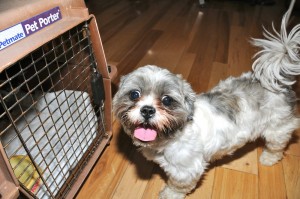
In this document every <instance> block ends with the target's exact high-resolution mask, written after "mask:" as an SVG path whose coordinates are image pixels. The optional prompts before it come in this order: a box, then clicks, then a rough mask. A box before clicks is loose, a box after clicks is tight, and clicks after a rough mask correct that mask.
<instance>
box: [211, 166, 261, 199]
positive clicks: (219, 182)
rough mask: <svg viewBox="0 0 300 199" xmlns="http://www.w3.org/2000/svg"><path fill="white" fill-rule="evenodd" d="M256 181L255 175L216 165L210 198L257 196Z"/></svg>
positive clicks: (236, 198) (252, 197) (230, 198)
mask: <svg viewBox="0 0 300 199" xmlns="http://www.w3.org/2000/svg"><path fill="white" fill-rule="evenodd" d="M257 181H258V179H257V176H256V175H253V174H248V173H244V172H239V171H234V170H230V169H225V168H221V167H218V168H217V169H216V173H215V183H214V192H213V195H212V198H213V199H214V198H218V199H220V198H224V199H225V198H228V199H241V198H243V199H247V198H249V199H255V198H258V187H257Z"/></svg>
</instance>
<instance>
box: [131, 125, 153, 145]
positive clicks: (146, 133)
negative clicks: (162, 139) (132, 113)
mask: <svg viewBox="0 0 300 199" xmlns="http://www.w3.org/2000/svg"><path fill="white" fill-rule="evenodd" d="M133 135H134V137H136V138H137V139H139V140H141V141H144V142H149V141H153V140H155V138H156V136H157V132H156V131H155V130H153V129H145V128H142V127H139V128H137V129H135V131H134V133H133Z"/></svg>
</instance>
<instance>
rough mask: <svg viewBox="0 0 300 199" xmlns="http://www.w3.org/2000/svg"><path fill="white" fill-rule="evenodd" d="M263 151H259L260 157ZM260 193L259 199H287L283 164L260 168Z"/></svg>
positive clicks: (261, 166)
mask: <svg viewBox="0 0 300 199" xmlns="http://www.w3.org/2000/svg"><path fill="white" fill-rule="evenodd" d="M261 153H262V149H261V148H259V149H258V155H259V156H260V154H261ZM258 169H259V170H258V174H259V175H258V176H259V177H258V179H259V180H258V191H259V198H272V199H277V198H278V199H281V198H286V197H287V195H286V189H285V180H284V175H283V168H282V163H281V162H279V163H277V164H275V165H273V166H264V165H261V164H259V166H258Z"/></svg>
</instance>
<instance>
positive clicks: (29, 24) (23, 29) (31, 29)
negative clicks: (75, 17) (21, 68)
mask: <svg viewBox="0 0 300 199" xmlns="http://www.w3.org/2000/svg"><path fill="white" fill-rule="evenodd" d="M60 19H62V15H61V11H60V9H59V7H55V8H52V9H51V10H48V11H46V12H43V13H41V14H39V15H36V16H34V17H31V18H30V19H27V20H25V21H22V22H21V23H19V24H16V25H14V26H12V27H10V28H7V29H5V30H3V31H1V32H0V50H2V49H4V48H6V47H8V46H10V45H12V44H14V43H16V42H17V41H20V40H21V39H24V38H25V37H27V36H29V35H31V34H33V33H36V32H38V31H39V30H41V29H43V28H45V27H47V26H49V25H51V24H53V23H55V22H57V21H59V20H60Z"/></svg>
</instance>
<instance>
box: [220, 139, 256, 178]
mask: <svg viewBox="0 0 300 199" xmlns="http://www.w3.org/2000/svg"><path fill="white" fill-rule="evenodd" d="M219 163H221V164H222V167H224V168H227V169H232V170H236V171H241V172H245V173H251V174H255V175H258V165H257V164H258V163H257V145H256V143H250V144H247V145H246V146H244V147H242V148H240V149H239V150H237V151H236V152H234V153H233V155H231V156H226V157H224V158H223V159H222V160H221V161H219Z"/></svg>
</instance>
